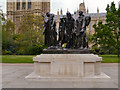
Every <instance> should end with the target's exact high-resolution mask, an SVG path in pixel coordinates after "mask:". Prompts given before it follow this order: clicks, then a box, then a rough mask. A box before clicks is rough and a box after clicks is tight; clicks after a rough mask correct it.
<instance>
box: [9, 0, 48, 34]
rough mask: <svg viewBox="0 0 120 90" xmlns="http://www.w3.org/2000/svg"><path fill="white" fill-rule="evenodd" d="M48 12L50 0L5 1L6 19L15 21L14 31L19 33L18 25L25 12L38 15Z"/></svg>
mask: <svg viewBox="0 0 120 90" xmlns="http://www.w3.org/2000/svg"><path fill="white" fill-rule="evenodd" d="M46 12H50V0H47V2H41V0H40V1H39V0H37V1H35V2H33V0H16V1H15V0H14V2H9V1H8V2H7V19H8V20H11V21H12V22H14V23H15V27H16V29H15V33H19V30H18V29H19V25H20V21H21V20H22V18H23V16H24V15H25V14H34V15H40V14H41V13H42V14H45V13H46Z"/></svg>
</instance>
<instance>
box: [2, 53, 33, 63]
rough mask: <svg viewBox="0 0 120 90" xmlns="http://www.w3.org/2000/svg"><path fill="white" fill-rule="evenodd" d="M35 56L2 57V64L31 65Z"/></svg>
mask: <svg viewBox="0 0 120 90" xmlns="http://www.w3.org/2000/svg"><path fill="white" fill-rule="evenodd" d="M33 57H35V55H2V63H33Z"/></svg>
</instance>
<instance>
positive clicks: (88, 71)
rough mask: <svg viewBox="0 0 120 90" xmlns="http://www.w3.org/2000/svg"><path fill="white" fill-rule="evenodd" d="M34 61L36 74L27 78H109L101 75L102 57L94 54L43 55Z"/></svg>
mask: <svg viewBox="0 0 120 90" xmlns="http://www.w3.org/2000/svg"><path fill="white" fill-rule="evenodd" d="M33 61H34V72H33V73H32V74H30V75H28V76H27V77H26V78H68V77H69V78H85V77H91V78H93V77H97V78H99V77H100V78H101V75H102V76H103V78H108V76H107V75H105V74H104V75H103V73H101V61H102V57H98V55H94V54H41V55H37V56H36V57H34V58H33Z"/></svg>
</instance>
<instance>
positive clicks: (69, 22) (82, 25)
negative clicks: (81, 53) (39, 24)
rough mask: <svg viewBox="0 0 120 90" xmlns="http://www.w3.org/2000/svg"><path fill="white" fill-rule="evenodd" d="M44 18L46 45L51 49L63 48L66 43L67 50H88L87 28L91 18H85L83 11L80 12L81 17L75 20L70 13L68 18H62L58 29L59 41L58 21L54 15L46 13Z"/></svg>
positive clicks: (67, 15) (67, 14)
mask: <svg viewBox="0 0 120 90" xmlns="http://www.w3.org/2000/svg"><path fill="white" fill-rule="evenodd" d="M43 18H44V22H45V24H44V30H43V34H44V35H45V45H46V46H47V47H48V48H49V49H50V48H62V45H63V44H64V43H66V44H67V45H66V48H67V49H88V41H87V37H86V26H88V25H89V23H90V21H91V17H90V16H85V15H84V14H83V12H82V11H79V17H78V19H77V20H75V19H74V18H73V17H72V15H71V13H70V12H67V13H66V16H63V17H62V18H60V23H59V29H58V40H57V30H56V21H55V20H54V14H50V13H49V12H47V13H46V16H44V15H43Z"/></svg>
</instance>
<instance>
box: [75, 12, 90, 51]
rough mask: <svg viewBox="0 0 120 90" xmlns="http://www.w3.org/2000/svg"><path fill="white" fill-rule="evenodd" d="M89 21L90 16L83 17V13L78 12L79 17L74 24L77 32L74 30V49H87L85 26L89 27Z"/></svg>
mask: <svg viewBox="0 0 120 90" xmlns="http://www.w3.org/2000/svg"><path fill="white" fill-rule="evenodd" d="M90 21H91V17H90V16H86V17H85V16H84V15H83V12H82V11H80V12H79V17H78V19H77V20H76V24H77V28H76V29H77V30H76V37H77V40H76V47H77V48H78V49H83V48H84V49H88V41H87V37H86V26H88V25H89V23H90Z"/></svg>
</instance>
